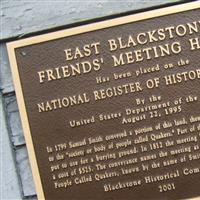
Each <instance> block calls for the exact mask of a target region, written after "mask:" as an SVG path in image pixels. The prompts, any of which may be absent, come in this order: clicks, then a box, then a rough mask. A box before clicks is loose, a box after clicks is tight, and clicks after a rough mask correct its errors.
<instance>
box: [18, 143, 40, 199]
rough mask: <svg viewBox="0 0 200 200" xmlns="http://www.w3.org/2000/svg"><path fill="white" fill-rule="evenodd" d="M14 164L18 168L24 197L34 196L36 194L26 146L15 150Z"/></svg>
mask: <svg viewBox="0 0 200 200" xmlns="http://www.w3.org/2000/svg"><path fill="white" fill-rule="evenodd" d="M16 162H17V166H18V168H19V173H20V177H21V182H22V188H23V195H24V197H27V196H32V195H35V194H36V192H35V187H34V183H33V177H32V172H31V169H30V164H29V160H28V154H27V149H26V146H22V147H20V148H17V150H16Z"/></svg>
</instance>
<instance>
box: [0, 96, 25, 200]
mask: <svg viewBox="0 0 200 200" xmlns="http://www.w3.org/2000/svg"><path fill="white" fill-rule="evenodd" d="M0 119H1V121H0V165H1V166H0V188H1V191H0V199H1V200H8V199H13V200H17V199H21V189H20V184H19V181H18V176H17V169H16V166H15V161H14V158H13V150H12V148H11V143H10V141H9V137H8V130H7V126H6V120H5V115H4V112H3V104H2V95H0Z"/></svg>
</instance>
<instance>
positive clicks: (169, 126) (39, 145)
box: [8, 2, 200, 200]
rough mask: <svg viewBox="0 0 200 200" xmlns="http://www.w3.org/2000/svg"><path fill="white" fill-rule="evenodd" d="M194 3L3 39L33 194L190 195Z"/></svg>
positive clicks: (196, 170)
mask: <svg viewBox="0 0 200 200" xmlns="http://www.w3.org/2000/svg"><path fill="white" fill-rule="evenodd" d="M199 20H200V5H199V2H196V3H189V4H183V5H178V6H174V7H168V8H164V9H158V10H154V11H149V12H145V13H139V14H135V15H129V16H125V17H119V18H115V19H111V20H106V21H102V22H98V23H93V24H89V25H84V26H80V27H75V28H71V29H67V30H63V31H58V32H53V33H49V34H45V35H40V36H36V37H32V38H28V39H23V40H19V41H16V42H12V43H9V44H8V51H9V58H10V62H11V66H12V72H13V79H14V83H15V88H16V94H17V99H18V104H19V110H20V114H21V119H22V123H23V128H24V133H25V138H26V143H27V147H28V152H29V156H30V162H31V166H32V171H33V176H34V180H35V185H36V189H37V194H38V197H39V199H46V200H50V199H53V200H54V199H59V200H60V199H65V200H66V199H68V200H133V199H136V200H138V199H139V200H140V199H141V200H143V199H153V200H155V199H162V200H163V199H170V200H171V199H184V198H193V197H198V196H200V56H199V55H200V21H199Z"/></svg>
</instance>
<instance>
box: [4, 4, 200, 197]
mask: <svg viewBox="0 0 200 200" xmlns="http://www.w3.org/2000/svg"><path fill="white" fill-rule="evenodd" d="M199 8H200V2H199V1H197V2H190V3H183V4H179V5H174V6H169V7H165V8H160V9H156V10H150V11H145V12H140V13H137V14H129V15H127V16H123V17H116V18H113V19H108V20H102V21H100V22H94V23H90V24H87V25H81V26H77V27H74V28H67V29H64V30H60V31H55V32H51V33H46V34H42V35H38V36H33V37H29V38H26V39H21V40H17V41H14V42H9V43H7V50H8V57H9V62H10V66H11V72H12V77H13V82H14V87H15V92H16V97H17V102H18V107H19V113H20V117H21V121H23V122H22V127H23V132H24V137H25V141H26V146H27V150H28V156H29V161H30V165H31V170H32V174H33V179H34V183H35V188H36V193H37V197H38V199H39V200H40V199H41V200H45V195H44V190H43V186H42V182H41V177H40V173H39V167H38V164H37V160H36V154H35V149H34V146H33V141H32V135H31V130H30V126H29V120H28V116H27V111H26V107H25V101H24V96H23V91H22V85H21V81H20V76H19V71H18V66H17V59H16V55H15V49H17V48H19V47H25V46H29V45H33V44H40V43H42V42H48V41H52V40H56V39H60V38H64V37H69V36H73V35H77V34H81V33H87V32H92V31H96V30H101V29H105V28H110V27H114V26H118V25H123V24H127V23H131V22H137V21H142V20H146V19H151V18H156V17H162V16H166V15H170V14H176V13H180V12H184V11H189V10H194V9H199ZM193 200H200V197H197V198H193Z"/></svg>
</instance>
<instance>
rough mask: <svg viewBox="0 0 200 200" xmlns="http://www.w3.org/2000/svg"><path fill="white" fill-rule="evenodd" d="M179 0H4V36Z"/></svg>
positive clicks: (18, 34)
mask: <svg viewBox="0 0 200 200" xmlns="http://www.w3.org/2000/svg"><path fill="white" fill-rule="evenodd" d="M176 1H178V0H151V1H150V0H140V1H139V0H134V1H130V0H118V1H117V0H103V1H102V0H101V1H100V0H95V1H91V0H86V1H84V0H82V1H81V0H74V1H71V0H65V1H54V0H49V1H11V0H4V1H2V7H1V16H0V17H1V18H2V36H1V37H2V39H6V38H10V37H15V36H20V35H24V34H27V33H31V32H35V31H41V30H44V29H49V28H52V27H56V26H61V25H66V24H70V23H74V22H80V21H84V20H88V19H92V18H97V17H102V16H106V15H111V14H114V13H121V12H126V11H130V10H136V9H140V8H145V7H149V6H154V5H161V4H165V3H169V2H176Z"/></svg>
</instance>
